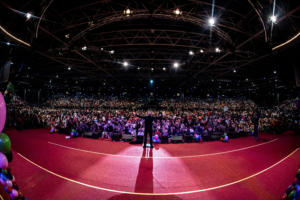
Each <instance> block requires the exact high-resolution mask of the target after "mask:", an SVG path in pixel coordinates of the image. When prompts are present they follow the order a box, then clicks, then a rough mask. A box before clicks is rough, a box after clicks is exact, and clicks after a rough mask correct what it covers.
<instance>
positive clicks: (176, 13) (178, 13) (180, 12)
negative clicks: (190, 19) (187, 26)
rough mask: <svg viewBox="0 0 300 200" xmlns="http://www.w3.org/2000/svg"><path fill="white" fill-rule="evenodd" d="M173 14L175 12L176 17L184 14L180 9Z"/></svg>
mask: <svg viewBox="0 0 300 200" xmlns="http://www.w3.org/2000/svg"><path fill="white" fill-rule="evenodd" d="M173 12H174V14H175V15H181V14H182V11H181V10H179V8H176V9H175V10H174V11H173Z"/></svg>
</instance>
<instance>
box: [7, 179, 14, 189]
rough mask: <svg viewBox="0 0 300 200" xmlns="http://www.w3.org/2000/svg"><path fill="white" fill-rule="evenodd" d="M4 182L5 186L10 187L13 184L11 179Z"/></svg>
mask: <svg viewBox="0 0 300 200" xmlns="http://www.w3.org/2000/svg"><path fill="white" fill-rule="evenodd" d="M5 184H6V186H7V187H12V186H13V184H12V182H11V180H7V181H6V182H5Z"/></svg>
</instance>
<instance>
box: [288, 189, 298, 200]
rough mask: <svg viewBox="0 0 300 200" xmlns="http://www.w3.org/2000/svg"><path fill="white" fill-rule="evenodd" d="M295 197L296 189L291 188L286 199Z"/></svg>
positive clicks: (290, 199) (291, 199)
mask: <svg viewBox="0 0 300 200" xmlns="http://www.w3.org/2000/svg"><path fill="white" fill-rule="evenodd" d="M295 197H296V191H295V190H293V191H291V192H290V193H289V195H288V196H287V200H293V199H294V198H295Z"/></svg>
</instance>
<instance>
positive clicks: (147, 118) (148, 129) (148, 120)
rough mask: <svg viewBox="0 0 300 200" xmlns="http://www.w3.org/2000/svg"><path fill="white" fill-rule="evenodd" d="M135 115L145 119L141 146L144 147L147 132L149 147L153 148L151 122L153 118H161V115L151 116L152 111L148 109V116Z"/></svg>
mask: <svg viewBox="0 0 300 200" xmlns="http://www.w3.org/2000/svg"><path fill="white" fill-rule="evenodd" d="M137 117H139V118H142V119H144V120H145V122H144V123H145V131H144V146H143V148H146V145H147V136H148V134H149V137H150V147H151V148H153V142H152V133H153V130H152V123H153V121H154V120H161V119H162V117H153V116H152V111H148V116H145V117H143V116H140V115H137Z"/></svg>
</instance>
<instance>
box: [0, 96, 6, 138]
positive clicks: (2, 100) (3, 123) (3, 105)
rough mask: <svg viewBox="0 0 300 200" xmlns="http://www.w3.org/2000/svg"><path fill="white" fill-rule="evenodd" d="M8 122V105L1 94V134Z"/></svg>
mask: <svg viewBox="0 0 300 200" xmlns="http://www.w3.org/2000/svg"><path fill="white" fill-rule="evenodd" d="M5 120H6V104H5V101H4V97H3V95H2V93H1V92H0V133H1V132H2V130H3V128H4V125H5Z"/></svg>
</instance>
